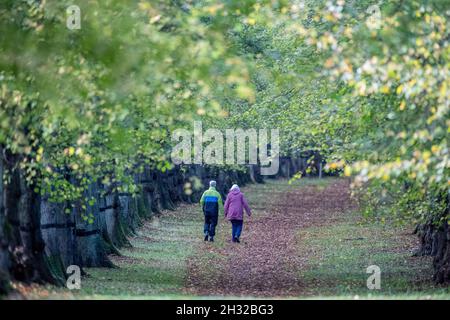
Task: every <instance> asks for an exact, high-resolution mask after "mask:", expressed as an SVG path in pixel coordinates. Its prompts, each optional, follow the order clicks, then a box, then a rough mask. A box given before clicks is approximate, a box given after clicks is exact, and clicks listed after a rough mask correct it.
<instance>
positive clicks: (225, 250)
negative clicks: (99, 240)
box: [23, 178, 450, 299]
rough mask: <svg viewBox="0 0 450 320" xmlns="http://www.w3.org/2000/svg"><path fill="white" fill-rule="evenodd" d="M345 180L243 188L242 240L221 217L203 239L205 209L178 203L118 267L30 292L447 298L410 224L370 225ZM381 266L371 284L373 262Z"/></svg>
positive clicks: (149, 226)
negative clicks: (66, 285) (212, 236)
mask: <svg viewBox="0 0 450 320" xmlns="http://www.w3.org/2000/svg"><path fill="white" fill-rule="evenodd" d="M348 187H349V186H348V182H347V181H346V180H343V179H335V178H327V179H321V180H318V179H311V180H308V179H303V180H301V181H297V182H295V183H294V184H292V185H289V184H288V183H287V181H285V180H269V181H267V183H265V184H257V185H249V186H247V187H245V188H243V192H244V193H245V195H246V197H247V198H248V201H249V204H250V206H251V207H252V209H253V213H254V215H253V217H252V218H251V219H247V220H246V221H245V223H244V230H243V235H242V237H241V239H242V243H241V244H235V243H231V241H230V233H231V227H230V225H229V222H227V221H224V220H223V219H222V218H221V219H219V226H218V229H217V236H216V241H215V242H214V243H209V242H204V241H203V239H202V238H203V236H202V229H203V217H202V214H201V212H200V207H199V205H187V204H181V205H180V206H179V207H178V208H177V210H176V211H165V212H163V214H162V215H161V217H159V218H154V219H153V220H151V221H148V222H146V224H145V225H144V226H143V228H142V229H141V230H140V231H139V234H138V235H137V236H136V237H133V238H132V239H130V242H131V244H132V247H130V248H123V249H122V250H121V252H122V256H112V257H111V259H112V260H113V262H114V264H116V265H117V266H118V268H114V269H106V268H105V269H103V268H91V269H87V272H88V274H89V276H87V277H84V278H83V279H82V289H81V290H80V291H78V292H74V291H72V292H69V291H68V290H66V289H61V288H59V289H55V288H52V287H48V286H47V287H45V288H42V287H38V288H36V287H33V288H32V289H31V290H30V289H29V288H28V289H26V290H25V289H24V290H23V291H27V295H26V296H27V297H29V298H62V299H71V298H76V299H161V298H168V299H171V298H199V297H200V298H206V297H230V298H233V297H244V298H249V297H283V298H308V297H320V298H355V297H359V298H373V297H380V298H442V299H450V290H449V288H448V287H447V288H445V287H440V288H439V287H434V286H433V284H432V282H431V279H430V276H429V275H431V260H430V258H429V257H412V256H411V253H410V252H411V251H412V249H413V248H414V247H415V246H416V245H417V239H416V237H415V236H414V235H411V232H410V230H411V229H412V228H411V227H410V228H406V227H405V228H398V227H394V226H389V225H384V226H382V225H379V224H373V223H372V224H371V223H368V222H364V221H362V219H361V215H360V214H359V213H358V211H357V208H356V207H355V206H354V205H353V204H352V202H351V201H350V198H349V188H348ZM373 264H375V265H377V266H379V267H380V269H381V272H382V278H381V279H382V282H381V290H368V289H367V287H366V280H367V277H368V276H369V275H368V274H367V273H366V268H367V267H368V266H369V265H373Z"/></svg>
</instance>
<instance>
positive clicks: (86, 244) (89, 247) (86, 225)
mask: <svg viewBox="0 0 450 320" xmlns="http://www.w3.org/2000/svg"><path fill="white" fill-rule="evenodd" d="M86 196H87V198H90V197H94V198H95V199H96V200H97V201H96V202H95V203H94V204H93V205H92V206H87V207H86V209H84V208H83V206H82V204H81V203H79V202H78V203H76V205H75V207H74V209H73V212H74V216H75V223H76V236H77V249H78V255H79V256H80V257H81V266H82V267H110V268H111V267H114V265H113V264H112V262H111V260H109V258H108V253H109V252H111V251H110V248H108V243H107V241H105V240H104V236H106V234H107V232H105V230H106V228H105V226H104V223H105V222H104V216H103V213H100V210H99V200H100V199H99V190H98V186H97V184H96V183H92V184H91V185H90V186H89V188H88V191H87V192H86ZM89 214H92V215H93V220H94V221H89V219H86V216H87V215H89ZM102 219H103V220H102Z"/></svg>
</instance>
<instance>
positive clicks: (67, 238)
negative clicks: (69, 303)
mask: <svg viewBox="0 0 450 320" xmlns="http://www.w3.org/2000/svg"><path fill="white" fill-rule="evenodd" d="M67 207H68V206H67V205H66V204H65V203H55V202H50V201H49V200H48V199H47V198H46V197H43V198H42V199H41V208H40V211H41V232H42V238H43V240H44V242H45V254H46V259H47V263H48V265H49V267H50V270H51V272H52V273H53V276H54V277H55V278H56V279H57V281H58V282H60V283H61V284H64V283H65V280H66V278H67V274H66V270H67V267H68V266H70V265H77V266H81V259H80V257H79V255H78V250H77V238H76V234H75V218H74V216H73V213H69V214H68V213H65V210H66V208H67Z"/></svg>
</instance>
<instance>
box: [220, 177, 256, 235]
mask: <svg viewBox="0 0 450 320" xmlns="http://www.w3.org/2000/svg"><path fill="white" fill-rule="evenodd" d="M244 209H245V212H247V215H248V216H249V217H250V216H251V215H252V212H251V210H250V207H249V206H248V203H247V200H246V199H245V197H244V194H243V193H242V192H241V190H240V189H239V186H238V185H237V184H234V185H233V186H232V187H231V189H230V192H229V193H228V195H227V200H226V201H225V206H224V213H225V218H227V219H228V220H229V221H230V222H231V233H232V241H233V242H237V243H239V242H240V241H239V237H240V236H241V232H242V225H243V222H244Z"/></svg>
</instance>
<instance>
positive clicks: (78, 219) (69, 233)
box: [0, 150, 263, 294]
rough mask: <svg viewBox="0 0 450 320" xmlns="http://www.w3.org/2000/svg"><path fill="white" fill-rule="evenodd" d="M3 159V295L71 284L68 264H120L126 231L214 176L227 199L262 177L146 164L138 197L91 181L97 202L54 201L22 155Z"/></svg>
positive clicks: (253, 169)
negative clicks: (114, 257)
mask: <svg viewBox="0 0 450 320" xmlns="http://www.w3.org/2000/svg"><path fill="white" fill-rule="evenodd" d="M0 152H1V153H3V152H2V150H0ZM0 158H1V159H2V160H1V161H0V177H2V179H0V195H1V197H0V294H5V293H6V292H8V290H9V289H10V288H9V283H10V280H15V281H21V282H24V283H32V282H34V283H52V284H55V285H65V282H66V279H67V274H66V270H67V267H68V266H70V265H77V266H79V267H80V268H83V267H114V265H113V264H112V262H111V261H110V259H109V258H108V255H109V254H113V253H114V254H120V251H119V248H121V247H123V246H129V245H130V243H129V242H128V237H129V236H130V235H133V234H134V233H135V232H136V230H137V228H139V226H141V225H142V223H143V221H144V220H145V219H148V218H150V217H151V216H152V215H155V214H156V215H157V214H160V212H161V210H163V209H170V210H173V209H175V205H176V203H179V202H187V203H198V201H199V199H200V197H201V194H202V192H203V191H204V189H205V188H206V187H207V185H208V183H209V181H210V180H216V181H217V186H218V191H219V192H220V193H221V194H222V195H223V197H225V196H226V193H227V191H228V190H229V188H230V187H231V185H232V184H233V183H237V184H239V185H245V184H247V183H261V182H263V177H262V176H261V175H260V170H259V168H258V167H257V166H247V167H245V168H244V169H245V170H239V171H238V170H229V169H223V168H219V167H205V166H200V165H190V166H183V167H175V168H174V169H172V170H169V171H166V172H160V171H157V170H151V169H149V168H146V169H145V170H144V172H143V173H141V174H136V175H134V177H133V178H134V180H135V182H136V184H137V185H138V186H140V191H139V193H138V194H137V195H132V194H128V193H118V192H114V191H112V190H113V189H112V188H107V187H106V186H104V185H102V184H101V183H100V182H93V183H91V184H90V186H89V188H88V190H86V191H85V198H86V199H91V198H93V199H95V201H94V202H91V203H89V204H88V203H83V202H81V201H79V202H76V203H56V202H51V201H50V200H49V199H48V197H45V196H41V195H39V194H37V193H35V192H34V191H33V190H34V188H33V186H30V185H28V184H27V183H26V179H25V175H24V173H23V172H22V170H21V169H20V168H19V167H18V166H17V165H16V164H17V163H18V161H17V159H15V158H14V157H10V158H9V159H6V158H5V157H0ZM6 171H7V172H8V182H7V183H4V179H3V177H4V176H5V172H6ZM195 186H200V187H199V188H195ZM90 219H92V220H91V221H89V220H90ZM82 272H83V270H82ZM83 273H84V272H83Z"/></svg>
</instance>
